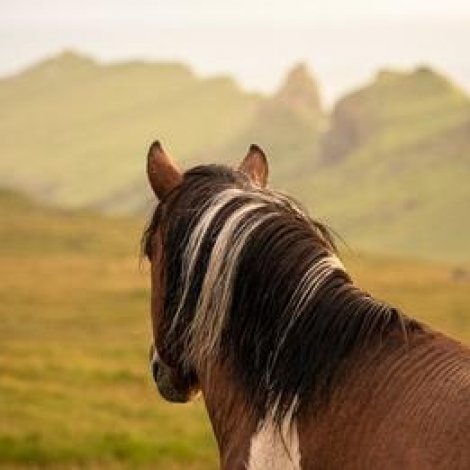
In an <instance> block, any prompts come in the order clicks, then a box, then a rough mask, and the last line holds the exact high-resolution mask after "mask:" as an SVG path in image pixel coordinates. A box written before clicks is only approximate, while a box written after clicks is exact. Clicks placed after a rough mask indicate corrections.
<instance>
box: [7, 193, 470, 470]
mask: <svg viewBox="0 0 470 470" xmlns="http://www.w3.org/2000/svg"><path fill="white" fill-rule="evenodd" d="M143 225H144V221H143V220H137V219H122V220H121V219H113V220H112V219H105V218H103V217H101V216H99V215H96V214H90V213H86V212H81V213H70V212H64V211H58V210H52V209H45V208H43V207H40V206H38V205H36V204H33V203H32V202H30V201H28V200H27V199H25V198H24V197H20V196H18V195H16V194H13V193H10V192H5V191H3V192H0V279H1V282H0V298H1V302H0V370H1V380H0V416H1V419H0V467H5V468H21V467H23V468H26V467H27V468H38V466H39V467H53V468H77V467H86V468H162V469H169V470H171V469H211V468H212V469H215V468H217V454H216V446H215V442H214V439H213V437H212V434H211V431H210V425H209V423H208V420H207V418H206V416H205V413H204V409H203V404H202V403H201V402H200V401H198V402H196V403H192V404H189V405H184V406H181V405H180V406H179V405H169V404H167V403H165V402H163V401H162V400H161V399H160V398H159V397H158V395H157V394H156V392H155V390H154V387H153V384H152V383H151V379H150V377H149V374H148V371H147V351H148V346H149V342H150V327H149V319H148V304H149V291H148V286H149V279H148V277H149V274H148V266H147V265H146V264H145V263H144V264H143V265H142V266H140V264H139V257H138V253H139V236H140V232H141V229H142V226H143ZM345 263H346V266H348V267H349V269H350V270H351V272H352V273H353V275H354V277H355V278H356V280H357V282H358V284H360V285H362V286H363V287H365V288H367V289H369V290H370V291H371V292H373V293H375V294H376V295H378V296H379V297H381V298H383V299H386V300H388V301H389V302H392V303H394V304H395V305H398V306H399V307H401V308H402V309H403V310H405V311H406V312H407V313H409V314H413V315H415V316H417V317H418V318H420V319H423V320H425V321H428V322H430V323H431V324H433V325H434V326H435V327H437V328H439V329H442V330H444V331H446V332H448V333H449V334H451V335H453V336H455V337H457V338H460V339H461V340H463V341H466V342H468V343H470V288H469V287H470V266H466V267H461V268H459V269H456V268H454V267H452V266H448V265H440V264H434V263H430V262H426V263H425V262H415V261H412V260H411V261H410V260H406V259H393V258H384V257H375V256H374V257H372V256H363V255H357V254H355V255H353V254H351V253H349V254H346V255H345Z"/></svg>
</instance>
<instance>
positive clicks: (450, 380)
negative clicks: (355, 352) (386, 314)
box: [298, 332, 470, 469]
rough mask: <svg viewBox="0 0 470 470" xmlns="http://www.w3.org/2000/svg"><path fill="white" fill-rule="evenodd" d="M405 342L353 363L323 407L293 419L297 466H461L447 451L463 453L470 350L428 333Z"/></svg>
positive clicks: (469, 414) (468, 415) (469, 399)
mask: <svg viewBox="0 0 470 470" xmlns="http://www.w3.org/2000/svg"><path fill="white" fill-rule="evenodd" d="M409 341H410V342H409V344H408V346H406V345H403V346H401V347H396V348H393V347H390V348H387V347H385V348H384V350H383V351H382V352H381V353H379V354H374V353H372V352H371V353H370V354H364V356H362V357H361V358H358V359H362V360H357V361H355V360H353V361H352V362H351V363H350V364H349V365H348V370H349V372H348V374H347V376H346V377H345V378H344V380H343V381H342V382H341V384H340V386H338V387H337V388H336V389H335V390H334V392H333V394H332V395H331V400H330V402H329V404H328V406H327V407H325V409H324V410H323V411H322V412H320V413H315V414H311V415H305V416H302V417H301V418H300V420H299V423H298V429H299V436H300V452H301V455H302V468H325V467H328V468H342V469H343V468H349V469H362V468H374V467H376V466H377V462H383V463H384V466H385V467H384V468H439V469H440V468H463V467H459V465H455V466H453V465H452V464H451V463H450V462H451V461H452V458H456V457H455V454H454V455H452V453H451V452H450V450H452V451H454V450H455V452H456V453H457V454H458V453H459V452H460V453H462V452H464V449H466V448H467V447H468V446H467V443H466V438H464V437H462V436H463V426H464V425H465V424H464V423H465V422H466V423H467V424H466V429H467V431H469V421H468V420H469V418H470V407H469V405H468V403H470V367H469V366H470V352H469V351H468V349H465V348H463V347H462V346H461V345H459V344H458V343H456V342H454V341H453V340H450V339H449V338H446V337H445V336H442V335H439V334H434V333H430V332H419V333H415V334H412V336H411V337H410V338H409ZM465 403H466V404H465ZM464 404H465V405H464ZM463 405H464V406H463ZM459 428H460V430H459ZM467 435H468V433H467ZM466 452H467V457H466V458H468V457H470V456H469V455H468V449H467V451H466ZM449 459H450V460H449ZM454 463H455V462H454Z"/></svg>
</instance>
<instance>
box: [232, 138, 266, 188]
mask: <svg viewBox="0 0 470 470" xmlns="http://www.w3.org/2000/svg"><path fill="white" fill-rule="evenodd" d="M238 169H239V170H240V171H241V172H243V173H245V174H246V175H248V176H249V177H250V179H251V181H253V182H254V183H255V184H257V185H258V186H260V187H262V188H264V187H266V183H267V182H268V172H269V170H268V160H267V158H266V155H265V153H264V152H263V150H262V149H261V148H260V147H258V146H257V145H255V144H251V145H250V148H249V149H248V153H247V155H246V157H245V158H244V159H243V161H242V162H241V163H240V166H239V167H238Z"/></svg>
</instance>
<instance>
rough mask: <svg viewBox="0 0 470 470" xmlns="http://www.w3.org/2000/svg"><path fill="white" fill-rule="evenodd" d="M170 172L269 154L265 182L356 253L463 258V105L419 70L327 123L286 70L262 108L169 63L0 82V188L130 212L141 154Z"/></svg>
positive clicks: (297, 75) (469, 163) (141, 201)
mask: <svg viewBox="0 0 470 470" xmlns="http://www.w3.org/2000/svg"><path fill="white" fill-rule="evenodd" d="M155 137H158V138H160V139H161V140H162V141H163V142H164V143H165V145H166V146H167V147H168V149H169V151H170V152H171V153H173V154H174V155H175V157H176V159H177V161H178V163H179V164H180V165H181V167H182V168H188V167H191V166H193V165H195V164H199V163H207V162H218V163H224V162H229V163H231V164H233V163H236V162H237V161H239V160H240V159H241V158H242V156H243V155H244V153H245V152H246V149H247V147H248V145H249V144H250V143H252V142H255V143H258V144H260V145H261V146H262V147H263V148H264V149H265V150H266V153H267V154H268V156H269V160H270V181H271V184H272V185H273V186H274V187H275V188H278V189H281V190H285V191H287V192H288V193H290V194H292V195H294V196H296V197H298V198H299V199H300V200H301V201H302V202H303V203H304V205H306V206H307V207H308V208H309V209H311V212H312V215H313V216H314V217H320V218H322V219H323V220H325V221H326V222H327V223H328V224H329V225H331V226H332V227H333V228H334V229H335V230H336V231H337V232H339V233H340V234H341V235H342V236H343V237H344V238H345V239H346V240H347V241H348V242H349V244H350V245H351V246H352V247H354V248H361V249H366V250H367V251H377V252H387V253H394V254H405V255H413V256H422V257H428V258H436V259H446V260H452V261H460V260H461V259H465V260H470V241H469V240H470V217H469V216H468V214H469V209H468V207H469V206H470V185H469V184H468V180H469V179H470V99H469V98H468V96H466V95H465V94H464V93H463V92H462V91H461V90H459V89H458V88H456V87H455V86H454V85H453V84H452V83H451V82H450V81H449V80H448V79H447V78H446V77H443V76H441V75H439V74H437V73H436V72H434V71H432V70H430V69H428V68H425V67H421V68H419V69H417V70H414V71H411V72H406V73H405V72H397V71H390V70H388V71H383V72H380V73H379V74H378V75H377V77H376V78H375V79H374V80H373V81H372V82H371V83H370V84H368V85H366V86H364V87H363V88H361V89H359V90H357V91H354V92H352V93H350V94H349V95H347V96H345V97H344V98H343V99H341V100H339V101H338V103H337V104H336V106H335V107H334V109H333V111H332V113H331V114H330V115H328V114H327V113H326V112H325V110H324V109H323V107H322V103H321V96H320V93H319V91H318V85H317V83H316V81H315V80H314V79H313V78H312V75H311V73H310V72H309V70H308V69H307V68H306V67H305V66H303V65H301V64H300V65H297V66H295V67H294V68H293V69H292V70H291V71H290V72H289V74H288V75H287V77H286V79H285V81H284V83H283V84H282V86H281V87H280V89H279V90H278V91H277V92H276V93H275V94H274V95H273V96H267V97H266V96H260V95H255V94H249V93H246V92H244V91H242V90H240V89H239V88H238V87H237V85H236V84H235V83H234V82H233V81H232V80H230V79H229V78H221V77H219V78H213V79H200V78H198V77H195V76H194V75H193V74H192V73H191V71H190V70H189V69H188V68H187V67H185V66H184V65H181V64H174V63H164V64H150V63H149V64H146V63H138V62H134V63H125V64H115V65H106V66H105V65H100V64H98V63H96V62H94V61H93V60H91V59H88V58H86V57H83V56H80V55H77V54H73V53H70V52H68V53H64V54H62V55H60V56H57V57H54V58H52V59H50V60H47V61H44V62H42V63H40V64H37V65H36V66H34V67H32V68H30V69H28V70H26V71H24V72H23V73H21V74H19V75H17V76H14V77H10V78H8V79H3V80H0V155H1V159H0V187H10V188H15V189H20V190H22V191H24V192H27V193H29V194H31V195H33V196H34V197H35V198H36V199H40V200H42V201H47V202H49V203H52V204H55V205H58V206H61V207H92V208H95V209H98V210H102V211H105V212H109V213H136V212H142V210H143V209H144V208H145V207H147V205H148V202H149V201H151V200H152V199H151V197H150V194H149V192H148V188H147V184H146V182H145V169H144V167H145V164H144V157H145V153H146V151H147V145H148V144H149V143H150V141H152V140H153V139H154V138H155Z"/></svg>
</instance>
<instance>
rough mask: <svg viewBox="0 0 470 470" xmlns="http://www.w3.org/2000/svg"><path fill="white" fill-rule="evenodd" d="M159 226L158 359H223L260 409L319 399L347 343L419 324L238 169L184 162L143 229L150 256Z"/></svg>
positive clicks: (375, 342) (321, 233) (376, 342)
mask: <svg viewBox="0 0 470 470" xmlns="http://www.w3.org/2000/svg"><path fill="white" fill-rule="evenodd" d="M158 227H160V228H161V233H162V250H163V252H162V254H163V263H162V269H163V270H164V279H165V287H164V289H165V302H164V311H163V313H162V318H161V323H160V328H159V335H160V338H159V346H160V348H161V350H162V351H161V353H162V358H163V359H164V360H165V361H167V362H168V363H169V364H172V365H175V366H178V367H185V368H187V369H188V370H189V369H194V368H196V369H197V368H198V367H211V365H212V364H215V363H220V362H224V361H229V363H230V366H231V367H232V368H233V370H234V371H235V374H236V376H237V378H238V379H239V380H240V381H241V384H242V385H243V387H244V388H245V390H246V392H247V396H248V397H249V399H250V403H252V405H253V410H254V412H255V413H256V414H257V415H258V417H259V418H263V417H264V416H266V414H267V413H271V414H272V415H273V417H274V419H275V420H276V421H277V422H278V423H280V422H281V420H282V419H283V418H284V417H285V416H286V415H287V414H288V413H292V414H293V415H296V414H298V413H299V412H301V411H302V410H303V409H305V407H306V406H308V405H312V406H316V405H318V406H319V405H320V402H322V401H324V400H325V399H327V398H328V396H329V394H330V393H331V390H332V387H333V386H334V384H335V383H336V381H337V380H338V379H339V378H340V377H341V374H342V371H344V369H345V367H344V365H345V363H346V361H347V360H348V359H350V358H351V357H352V356H353V355H354V354H357V353H360V351H363V350H364V349H367V348H372V347H379V348H380V345H381V344H383V340H384V338H385V337H386V336H387V335H388V334H389V333H391V332H392V331H395V332H396V331H398V332H399V333H400V335H401V336H400V337H401V338H403V339H404V338H405V337H406V333H407V331H409V330H410V329H415V328H419V325H418V324H417V323H416V322H414V321H412V320H410V319H408V318H407V317H405V316H404V315H402V314H401V313H400V312H399V311H397V310H396V309H394V308H392V307H390V306H388V305H386V304H385V303H383V302H380V301H378V300H376V299H374V298H373V297H371V296H370V295H368V294H367V293H365V292H363V291H361V290H360V289H358V288H357V287H355V286H354V285H353V284H352V281H351V279H350V277H349V275H348V274H347V273H346V271H345V269H344V267H343V265H342V263H341V261H340V260H339V258H338V255H337V252H336V248H335V244H334V241H333V237H332V236H331V235H330V232H329V231H328V229H327V228H326V227H325V226H324V225H323V224H321V223H320V222H318V221H316V220H313V219H311V218H310V217H309V216H308V215H307V213H306V211H305V210H304V209H303V208H302V207H301V206H300V205H299V204H298V203H297V202H295V201H293V200H292V199H290V198H288V197H286V196H285V195H283V194H280V193H277V192H273V191H271V190H262V189H259V188H258V187H256V186H254V185H253V184H252V183H251V182H250V180H249V179H248V178H247V177H246V176H245V175H243V174H242V173H240V172H238V171H234V170H231V169H229V168H227V167H224V166H216V165H211V166H200V167H196V168H194V169H192V170H190V171H188V172H186V173H185V175H184V178H183V182H182V184H181V185H180V186H178V187H177V188H175V190H174V191H172V192H171V193H170V194H169V195H168V197H167V198H166V199H165V200H164V201H162V202H161V203H160V204H159V205H158V207H157V209H156V211H155V213H154V215H153V218H152V220H151V222H150V224H149V226H148V228H147V230H146V231H145V233H144V235H143V239H142V243H143V250H144V252H145V254H146V255H147V256H148V257H149V258H151V257H152V254H153V246H154V237H153V235H154V234H155V232H156V230H157V229H158ZM401 332H403V335H402V334H401Z"/></svg>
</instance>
